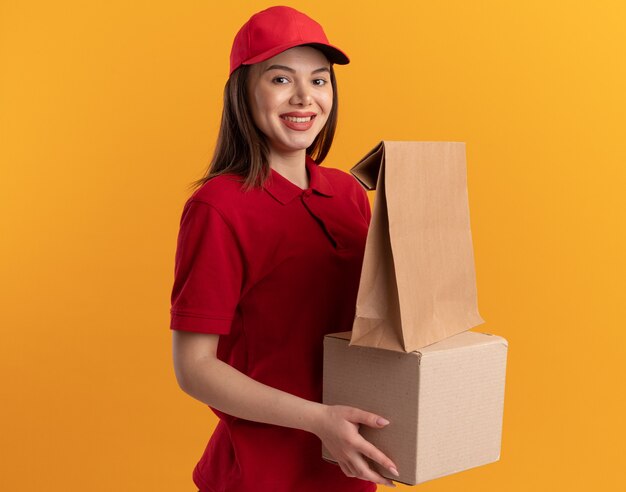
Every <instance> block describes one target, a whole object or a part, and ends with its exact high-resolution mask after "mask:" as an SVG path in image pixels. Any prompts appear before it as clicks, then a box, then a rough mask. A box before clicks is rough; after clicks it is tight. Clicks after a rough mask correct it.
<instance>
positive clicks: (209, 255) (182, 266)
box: [170, 199, 244, 335]
mask: <svg viewBox="0 0 626 492" xmlns="http://www.w3.org/2000/svg"><path fill="white" fill-rule="evenodd" d="M243 274H244V266H243V261H242V257H241V250H240V248H239V245H238V242H237V239H236V238H235V236H234V234H233V231H232V229H231V227H230V226H229V224H227V223H226V221H225V219H224V218H223V217H222V215H221V214H220V212H219V211H218V210H217V209H216V208H215V207H213V206H212V205H210V204H208V203H205V202H202V201H199V200H194V199H189V200H188V201H187V203H185V206H184V208H183V213H182V217H181V220H180V230H179V233H178V241H177V246H176V256H175V266H174V285H173V288H172V295H171V309H170V315H171V323H170V329H172V330H185V331H194V332H200V333H216V334H221V335H226V334H228V333H230V330H231V324H232V321H233V318H234V316H235V311H236V309H237V305H238V303H239V297H240V293H241V286H242V282H243V280H242V279H243Z"/></svg>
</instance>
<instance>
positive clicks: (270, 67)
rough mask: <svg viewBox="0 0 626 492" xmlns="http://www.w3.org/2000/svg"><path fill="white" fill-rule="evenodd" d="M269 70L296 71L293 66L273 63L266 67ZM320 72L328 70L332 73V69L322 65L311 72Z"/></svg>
mask: <svg viewBox="0 0 626 492" xmlns="http://www.w3.org/2000/svg"><path fill="white" fill-rule="evenodd" d="M269 70H287V71H288V72H291V73H296V71H295V70H294V69H293V68H291V67H287V66H286V65H272V66H269V67H267V68H266V69H265V71H266V72H267V71H269ZM318 72H328V73H330V69H329V68H328V67H322V68H318V69H316V70H313V71H312V72H311V73H312V74H314V73H318Z"/></svg>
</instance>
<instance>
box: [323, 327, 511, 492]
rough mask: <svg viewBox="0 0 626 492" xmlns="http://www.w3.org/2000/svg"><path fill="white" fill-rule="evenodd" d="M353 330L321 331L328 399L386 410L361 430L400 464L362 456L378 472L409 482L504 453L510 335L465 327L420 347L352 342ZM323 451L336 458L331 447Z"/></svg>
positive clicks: (328, 458)
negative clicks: (380, 424) (381, 422)
mask: <svg viewBox="0 0 626 492" xmlns="http://www.w3.org/2000/svg"><path fill="white" fill-rule="evenodd" d="M350 336H351V332H349V331H347V332H341V333H333V334H329V335H326V336H325V337H324V380H323V402H324V403H325V404H328V405H349V406H354V407H357V408H361V409H363V410H367V411H370V412H374V413H376V414H379V415H382V416H384V417H385V418H387V419H388V420H389V421H390V424H389V425H387V426H386V427H384V428H381V429H375V428H371V427H368V426H365V425H361V426H360V429H359V432H360V434H361V435H362V436H363V437H364V438H365V439H366V440H367V441H369V442H371V443H372V444H373V445H374V446H376V447H377V448H378V449H380V450H381V451H382V452H383V453H385V454H386V455H387V456H389V457H390V458H391V459H392V460H393V461H394V463H395V464H396V465H397V467H398V472H399V473H400V477H396V476H394V475H392V474H391V473H390V472H389V471H388V470H387V469H386V468H383V467H381V466H380V465H379V464H378V463H376V462H374V461H373V460H370V459H369V458H367V457H365V459H366V460H367V461H368V463H369V465H370V467H371V468H372V469H373V470H375V471H376V472H377V473H379V474H380V475H382V476H384V477H387V478H389V479H390V480H395V481H398V482H403V483H405V484H408V485H416V484H418V483H422V482H425V481H427V480H432V479H435V478H438V477H442V476H445V475H449V474H452V473H455V472H459V471H462V470H467V469H468V468H473V467H476V466H480V465H484V464H487V463H491V462H494V461H497V460H498V459H499V458H500V444H501V436H502V416H503V406H504V383H505V371H506V358H507V347H508V344H507V341H506V340H505V339H504V338H501V337H499V336H495V335H489V334H483V333H477V332H472V331H465V332H462V333H459V334H456V335H454V336H452V337H448V338H446V339H445V340H442V341H440V342H437V343H434V344H431V345H428V346H427V347H424V348H422V349H420V350H418V351H414V352H410V353H399V352H397V351H391V350H383V349H379V348H371V347H361V346H349V340H350ZM322 457H323V458H324V459H325V460H326V461H330V462H332V463H336V461H335V460H334V458H333V457H332V456H331V455H330V453H329V452H328V450H327V449H326V447H324V446H322Z"/></svg>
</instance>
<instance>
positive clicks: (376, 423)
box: [351, 407, 389, 429]
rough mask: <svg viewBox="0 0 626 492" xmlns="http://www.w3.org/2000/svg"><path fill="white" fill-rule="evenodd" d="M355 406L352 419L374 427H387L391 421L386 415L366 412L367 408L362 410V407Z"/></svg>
mask: <svg viewBox="0 0 626 492" xmlns="http://www.w3.org/2000/svg"><path fill="white" fill-rule="evenodd" d="M352 408H353V412H352V415H351V416H352V419H351V420H352V421H353V422H359V423H361V424H365V425H367V426H369V427H374V428H376V429H380V428H381V427H385V426H386V425H388V424H389V421H388V420H387V419H385V418H384V417H382V416H380V415H377V414H375V413H372V412H366V411H365V410H361V409H360V408H355V407H352Z"/></svg>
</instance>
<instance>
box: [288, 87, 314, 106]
mask: <svg viewBox="0 0 626 492" xmlns="http://www.w3.org/2000/svg"><path fill="white" fill-rule="evenodd" d="M312 101H313V96H312V95H311V87H309V86H308V85H307V84H296V85H295V90H294V94H293V96H292V97H291V103H292V104H302V105H304V106H308V105H310V104H311V102H312Z"/></svg>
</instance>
